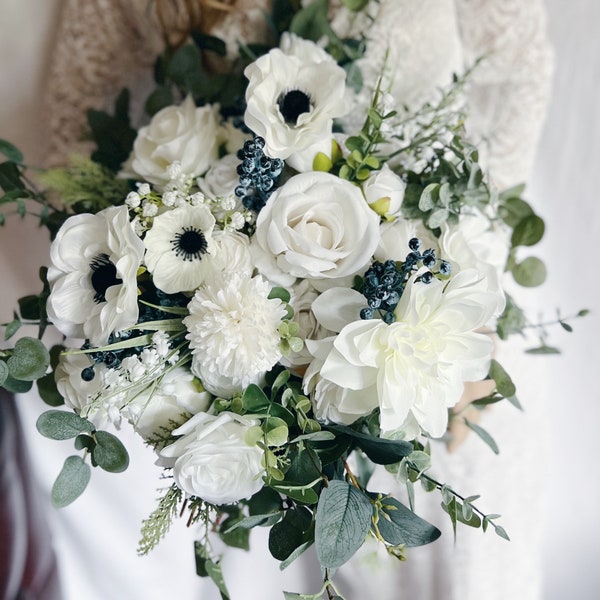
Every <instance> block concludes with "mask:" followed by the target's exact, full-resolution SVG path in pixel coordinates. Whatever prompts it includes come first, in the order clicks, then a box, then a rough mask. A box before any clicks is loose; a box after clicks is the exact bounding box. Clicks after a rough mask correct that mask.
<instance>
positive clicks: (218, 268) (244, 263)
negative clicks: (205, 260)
mask: <svg viewBox="0 0 600 600" xmlns="http://www.w3.org/2000/svg"><path fill="white" fill-rule="evenodd" d="M213 239H214V241H215V255H214V258H213V262H212V269H213V273H222V274H226V276H228V275H231V274H232V273H242V274H244V275H248V276H251V275H252V271H253V270H254V264H253V262H252V254H251V253H250V240H249V238H248V236H247V235H246V234H245V233H241V232H240V231H221V230H219V231H215V232H214V236H213ZM219 276H220V277H223V275H219Z"/></svg>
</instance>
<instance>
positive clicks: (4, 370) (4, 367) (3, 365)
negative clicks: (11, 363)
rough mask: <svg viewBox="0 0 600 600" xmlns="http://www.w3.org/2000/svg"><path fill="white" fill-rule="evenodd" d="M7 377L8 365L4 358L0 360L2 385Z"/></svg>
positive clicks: (0, 383) (0, 380)
mask: <svg viewBox="0 0 600 600" xmlns="http://www.w3.org/2000/svg"><path fill="white" fill-rule="evenodd" d="M7 378H8V365H7V364H6V363H5V362H4V361H3V360H0V387H2V386H3V385H4V382H5V381H6V380H7Z"/></svg>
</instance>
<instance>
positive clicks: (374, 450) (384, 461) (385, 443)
mask: <svg viewBox="0 0 600 600" xmlns="http://www.w3.org/2000/svg"><path fill="white" fill-rule="evenodd" d="M327 429H329V430H331V431H333V432H335V433H339V434H342V435H346V436H348V437H350V438H351V439H352V441H353V442H354V443H355V444H356V445H357V446H358V447H359V448H360V449H361V450H362V451H363V452H364V453H365V454H366V455H367V456H368V457H369V458H370V459H371V460H372V461H373V462H374V463H377V464H378V465H391V464H394V463H397V462H400V460H402V459H403V458H404V457H405V456H408V455H409V454H410V453H411V452H412V451H413V446H412V444H410V443H409V442H405V441H403V440H386V439H382V438H378V437H375V436H372V435H368V434H366V433H361V432H359V431H356V430H354V429H352V428H351V427H347V426H345V425H328V426H327Z"/></svg>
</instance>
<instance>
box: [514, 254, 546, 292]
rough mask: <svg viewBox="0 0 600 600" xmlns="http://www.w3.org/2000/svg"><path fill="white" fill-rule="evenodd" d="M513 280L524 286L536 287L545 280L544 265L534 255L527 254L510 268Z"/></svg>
mask: <svg viewBox="0 0 600 600" xmlns="http://www.w3.org/2000/svg"><path fill="white" fill-rule="evenodd" d="M512 274H513V277H514V278H515V281H516V282H517V283H518V284H519V285H522V286H524V287H537V286H538V285H542V283H544V281H546V266H545V265H544V263H543V262H542V261H541V260H540V259H539V258H537V257H535V256H528V257H527V258H526V259H524V260H523V261H521V262H519V263H516V264H515V265H514V266H513V268H512Z"/></svg>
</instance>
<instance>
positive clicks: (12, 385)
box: [4, 375, 33, 394]
mask: <svg viewBox="0 0 600 600" xmlns="http://www.w3.org/2000/svg"><path fill="white" fill-rule="evenodd" d="M32 386H33V383H32V382H31V381H22V380H21V379H15V378H14V377H11V376H10V375H9V376H8V377H7V378H6V379H5V380H4V389H5V390H6V391H7V392H12V393H13V394H24V393H25V392H28V391H29V390H30V389H31V387H32Z"/></svg>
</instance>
